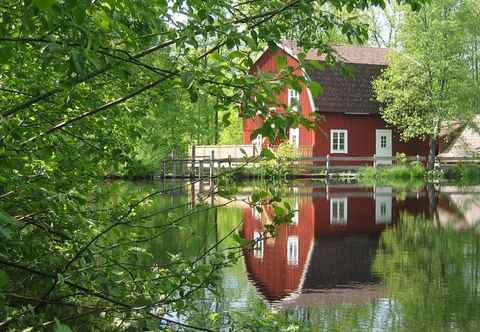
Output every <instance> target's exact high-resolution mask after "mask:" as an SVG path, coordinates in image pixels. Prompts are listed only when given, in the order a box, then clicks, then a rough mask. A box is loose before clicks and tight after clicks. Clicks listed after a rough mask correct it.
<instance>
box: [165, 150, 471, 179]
mask: <svg viewBox="0 0 480 332" xmlns="http://www.w3.org/2000/svg"><path fill="white" fill-rule="evenodd" d="M272 150H273V151H274V152H275V151H276V148H275V147H274V148H273V149H272ZM312 154H313V152H312V149H311V148H310V147H308V148H302V149H298V150H297V153H296V154H295V155H294V156H293V157H292V158H289V159H286V160H283V161H277V162H280V163H281V165H282V166H284V167H286V168H287V169H289V170H290V171H291V174H294V175H295V176H297V177H328V176H342V177H354V176H356V173H357V172H358V170H359V169H361V168H363V167H367V166H371V167H385V166H389V165H392V164H395V163H396V162H397V160H396V157H395V156H391V157H379V156H375V155H373V156H348V157H346V156H330V155H327V156H324V157H315V156H313V155H312ZM259 155H260V151H259V150H258V147H257V146H255V145H202V146H195V147H191V148H190V149H189V155H188V156H187V157H184V158H180V157H176V156H175V155H173V154H172V157H171V158H170V159H165V160H164V161H163V164H162V165H161V170H160V172H159V173H157V174H156V176H157V177H161V178H213V177H216V176H218V175H219V174H222V173H225V172H232V173H233V172H235V171H236V170H237V169H238V168H247V169H248V168H256V167H259V164H258V163H259V161H261V158H260V157H259ZM426 160H427V158H426V157H424V156H419V155H416V156H408V157H406V161H408V162H418V163H423V164H425V163H426ZM458 163H475V164H480V158H474V157H469V158H466V157H463V158H462V157H458V158H457V157H439V158H437V161H436V166H437V167H442V168H445V167H449V166H452V165H456V164H458Z"/></svg>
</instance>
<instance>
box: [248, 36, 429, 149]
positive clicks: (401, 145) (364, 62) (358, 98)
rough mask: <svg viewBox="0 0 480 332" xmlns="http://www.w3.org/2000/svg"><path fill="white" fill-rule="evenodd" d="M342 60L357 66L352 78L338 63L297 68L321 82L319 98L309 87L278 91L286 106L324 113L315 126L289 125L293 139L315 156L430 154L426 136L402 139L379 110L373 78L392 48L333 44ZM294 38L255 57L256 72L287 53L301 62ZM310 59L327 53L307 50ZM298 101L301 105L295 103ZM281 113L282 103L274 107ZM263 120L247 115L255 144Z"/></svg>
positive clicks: (271, 67)
mask: <svg viewBox="0 0 480 332" xmlns="http://www.w3.org/2000/svg"><path fill="white" fill-rule="evenodd" d="M333 49H334V51H335V52H336V53H337V58H338V60H339V61H341V62H344V63H345V64H347V65H348V67H349V68H350V69H351V70H352V72H353V76H352V77H345V76H343V75H342V74H341V73H340V72H341V70H340V69H339V68H336V69H332V68H329V67H327V68H326V69H325V70H319V69H316V68H315V67H313V66H311V67H310V66H309V67H308V68H304V69H302V70H300V69H298V70H297V71H296V72H295V73H296V75H305V76H308V77H309V78H310V79H312V80H314V81H316V82H317V83H319V84H321V85H322V86H323V89H324V93H323V94H322V95H320V96H317V97H314V96H312V93H311V92H310V90H309V88H307V87H306V86H304V87H303V90H302V91H301V92H300V93H298V92H296V91H295V90H293V89H285V90H284V91H283V92H282V93H280V94H279V95H278V102H279V103H280V104H281V105H285V106H287V107H291V108H292V109H296V110H297V111H299V112H301V113H302V114H303V115H304V116H306V117H308V116H309V115H311V113H312V112H317V113H319V114H320V115H322V116H323V118H324V119H325V121H323V122H321V123H320V124H319V125H318V126H317V128H316V129H315V130H314V131H309V130H307V129H305V128H290V129H289V139H290V142H291V143H292V144H293V145H294V146H295V147H298V148H302V149H303V150H311V151H312V154H313V155H314V156H326V155H327V154H330V155H332V156H373V155H374V154H375V155H377V156H392V155H393V156H394V155H395V154H396V153H405V154H407V155H410V156H414V155H421V156H425V155H427V151H428V144H427V142H424V141H412V142H409V143H405V142H402V141H400V138H399V135H398V133H397V132H395V130H394V128H391V127H389V126H388V125H387V124H386V123H385V122H384V121H383V119H382V118H381V117H380V115H379V114H378V112H379V109H380V106H379V104H378V103H377V102H376V101H375V97H374V94H373V89H372V81H373V80H374V79H375V78H376V77H377V76H379V75H380V73H381V72H382V70H383V69H384V68H386V65H387V62H386V55H387V49H382V48H368V47H355V46H334V47H333ZM299 52H300V50H299V49H298V48H297V47H296V45H295V43H292V42H286V43H284V45H282V46H280V47H279V48H278V49H276V50H272V49H268V50H267V51H265V52H264V53H263V54H262V55H261V56H260V58H259V59H258V60H257V61H256V63H255V64H254V66H253V67H252V71H253V72H256V73H260V72H271V73H276V72H277V71H278V66H277V61H276V59H277V58H278V57H286V59H287V65H288V66H290V67H293V68H298V67H299V61H298V58H297V54H298V53H299ZM305 60H306V61H307V62H308V61H310V62H320V63H324V62H325V56H324V55H323V54H319V53H318V52H317V51H316V50H310V51H309V52H307V54H306V57H305ZM296 104H299V106H300V107H296V106H295V105H296ZM271 109H273V111H275V112H280V111H282V110H283V107H279V106H276V107H275V108H273V107H272V108H271ZM261 123H262V119H260V118H257V119H247V120H245V122H244V129H243V143H244V144H251V143H258V142H260V141H262V139H261V138H260V137H259V138H258V140H257V142H252V139H251V135H252V132H253V131H254V130H255V129H257V128H258V127H259V126H260V125H261Z"/></svg>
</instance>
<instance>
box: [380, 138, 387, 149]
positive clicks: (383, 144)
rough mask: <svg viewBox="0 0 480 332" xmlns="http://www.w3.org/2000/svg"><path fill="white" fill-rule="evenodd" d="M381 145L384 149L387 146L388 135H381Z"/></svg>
mask: <svg viewBox="0 0 480 332" xmlns="http://www.w3.org/2000/svg"><path fill="white" fill-rule="evenodd" d="M380 147H381V148H382V149H384V148H386V147H387V136H385V135H382V136H380Z"/></svg>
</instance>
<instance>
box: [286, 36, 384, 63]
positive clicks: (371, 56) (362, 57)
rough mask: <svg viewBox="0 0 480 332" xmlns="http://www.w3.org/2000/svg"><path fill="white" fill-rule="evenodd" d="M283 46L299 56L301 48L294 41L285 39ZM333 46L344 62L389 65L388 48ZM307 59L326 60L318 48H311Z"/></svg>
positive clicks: (340, 59) (338, 58)
mask: <svg viewBox="0 0 480 332" xmlns="http://www.w3.org/2000/svg"><path fill="white" fill-rule="evenodd" d="M282 46H283V47H284V48H285V50H288V51H290V53H292V55H293V56H297V54H298V53H300V51H301V49H300V48H298V47H297V44H296V43H295V42H293V41H284V42H282ZM331 48H332V49H333V51H334V52H335V54H336V57H337V60H338V61H341V62H344V63H352V64H367V65H380V66H386V65H387V54H388V48H380V47H365V46H353V45H332V46H331ZM305 59H306V60H317V61H325V54H323V53H319V52H318V50H314V49H311V50H309V51H308V52H307V54H306V56H305Z"/></svg>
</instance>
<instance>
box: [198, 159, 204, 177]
mask: <svg viewBox="0 0 480 332" xmlns="http://www.w3.org/2000/svg"><path fill="white" fill-rule="evenodd" d="M199 163H200V165H199V167H198V177H199V178H200V179H201V178H202V176H203V159H201V160H200V161H199Z"/></svg>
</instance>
